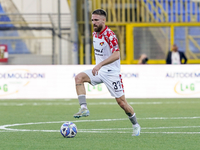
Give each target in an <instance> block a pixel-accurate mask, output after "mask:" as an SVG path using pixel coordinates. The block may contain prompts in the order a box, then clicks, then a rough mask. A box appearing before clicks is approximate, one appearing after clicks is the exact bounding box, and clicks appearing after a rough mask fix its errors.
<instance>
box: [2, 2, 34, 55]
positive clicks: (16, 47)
mask: <svg viewBox="0 0 200 150" xmlns="http://www.w3.org/2000/svg"><path fill="white" fill-rule="evenodd" d="M0 22H8V23H6V24H0V28H4V27H14V25H13V24H12V23H9V22H11V20H10V18H9V17H8V15H6V13H5V11H4V10H3V8H2V6H1V5H0ZM0 37H3V38H4V39H0V43H1V44H6V45H7V46H8V53H9V54H29V53H30V51H29V49H28V48H27V46H26V44H25V42H24V41H23V40H21V39H9V40H8V39H5V37H19V33H18V31H16V30H9V31H8V30H1V32H0Z"/></svg>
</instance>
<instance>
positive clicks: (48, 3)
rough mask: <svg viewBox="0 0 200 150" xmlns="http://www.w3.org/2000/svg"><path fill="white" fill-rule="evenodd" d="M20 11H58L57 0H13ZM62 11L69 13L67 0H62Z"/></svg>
mask: <svg viewBox="0 0 200 150" xmlns="http://www.w3.org/2000/svg"><path fill="white" fill-rule="evenodd" d="M13 2H14V3H15V5H16V6H17V8H18V10H19V11H20V13H57V12H58V5H57V2H58V1H57V0H13ZM60 3H61V13H69V12H70V11H69V7H68V4H67V0H60Z"/></svg>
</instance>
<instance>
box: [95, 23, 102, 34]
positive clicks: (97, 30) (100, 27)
mask: <svg viewBox="0 0 200 150" xmlns="http://www.w3.org/2000/svg"><path fill="white" fill-rule="evenodd" d="M94 27H96V28H94ZM94 27H93V28H94V31H95V32H100V31H101V30H102V28H103V25H102V24H100V25H99V26H94Z"/></svg>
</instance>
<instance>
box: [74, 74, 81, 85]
mask: <svg viewBox="0 0 200 150" xmlns="http://www.w3.org/2000/svg"><path fill="white" fill-rule="evenodd" d="M75 82H76V83H82V82H83V77H82V76H81V75H76V76H75Z"/></svg>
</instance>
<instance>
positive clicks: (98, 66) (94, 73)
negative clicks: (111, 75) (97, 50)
mask: <svg viewBox="0 0 200 150" xmlns="http://www.w3.org/2000/svg"><path fill="white" fill-rule="evenodd" d="M100 69H101V65H100V64H98V65H96V66H95V67H94V68H93V69H92V74H93V75H94V76H95V75H98V71H99V70H100Z"/></svg>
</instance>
